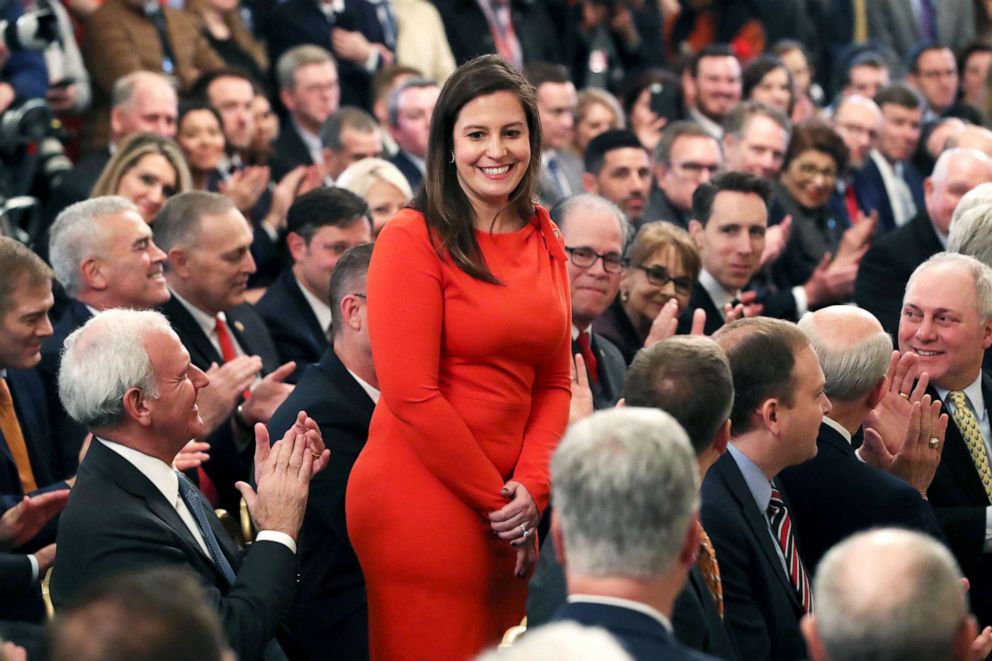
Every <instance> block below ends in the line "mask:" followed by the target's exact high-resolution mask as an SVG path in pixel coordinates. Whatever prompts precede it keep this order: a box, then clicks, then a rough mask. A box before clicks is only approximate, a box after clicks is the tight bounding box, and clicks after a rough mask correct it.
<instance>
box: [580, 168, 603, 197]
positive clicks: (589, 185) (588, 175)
mask: <svg viewBox="0 0 992 661" xmlns="http://www.w3.org/2000/svg"><path fill="white" fill-rule="evenodd" d="M582 190H584V191H585V192H587V193H598V192H599V184H598V183H597V182H596V175H594V174H593V173H592V172H583V173H582Z"/></svg>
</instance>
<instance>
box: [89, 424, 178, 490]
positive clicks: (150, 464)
mask: <svg viewBox="0 0 992 661" xmlns="http://www.w3.org/2000/svg"><path fill="white" fill-rule="evenodd" d="M97 440H98V441H100V442H101V443H103V444H104V445H105V446H107V447H108V448H110V449H111V450H113V451H114V452H116V453H117V454H119V455H120V456H121V457H123V458H124V459H125V460H126V461H127V462H128V463H129V464H131V465H132V466H134V467H135V468H136V469H138V472H140V473H141V474H142V475H144V476H145V477H146V478H148V481H149V482H151V483H152V484H154V485H155V488H156V489H158V490H159V491H160V492H161V493H162V495H163V496H165V500H166V501H167V502H168V503H169V504H170V505H175V504H176V500H177V499H178V498H179V478H178V477H177V475H176V469H175V468H173V467H172V466H170V465H168V464H166V463H165V462H164V461H162V460H161V459H157V458H155V457H152V456H151V455H147V454H145V453H144V452H138V451H137V450H135V449H134V448H129V447H127V446H126V445H121V444H120V443H114V442H113V441H108V440H106V439H103V438H99V437H97Z"/></svg>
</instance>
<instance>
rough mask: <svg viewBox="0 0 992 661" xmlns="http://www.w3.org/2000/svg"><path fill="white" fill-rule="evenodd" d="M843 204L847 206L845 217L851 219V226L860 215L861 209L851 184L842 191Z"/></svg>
mask: <svg viewBox="0 0 992 661" xmlns="http://www.w3.org/2000/svg"><path fill="white" fill-rule="evenodd" d="M844 203H845V204H846V206H847V215H848V217H849V218H850V219H851V224H852V225H854V224H856V223H857V222H858V218H859V214H860V213H861V207H860V205H858V194H857V191H855V190H854V184H853V183H850V184H848V185H847V188H845V189H844Z"/></svg>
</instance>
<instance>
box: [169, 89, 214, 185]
mask: <svg viewBox="0 0 992 661" xmlns="http://www.w3.org/2000/svg"><path fill="white" fill-rule="evenodd" d="M177 127H178V130H177V131H176V143H177V144H178V145H179V148H180V149H182V150H183V156H185V158H186V164H187V165H188V166H189V171H190V176H191V181H192V187H191V190H203V191H205V190H210V189H211V188H216V187H217V183H218V182H219V181H220V169H219V168H220V164H221V162H222V161H223V160H224V159H225V156H224V152H225V150H226V143H225V140H224V129H223V121H222V120H221V118H220V113H219V112H217V110H216V109H214V107H213V106H210V105H208V104H206V103H203V102H200V101H193V102H189V103H184V104H183V105H182V106H181V107H180V108H179V121H178V122H177Z"/></svg>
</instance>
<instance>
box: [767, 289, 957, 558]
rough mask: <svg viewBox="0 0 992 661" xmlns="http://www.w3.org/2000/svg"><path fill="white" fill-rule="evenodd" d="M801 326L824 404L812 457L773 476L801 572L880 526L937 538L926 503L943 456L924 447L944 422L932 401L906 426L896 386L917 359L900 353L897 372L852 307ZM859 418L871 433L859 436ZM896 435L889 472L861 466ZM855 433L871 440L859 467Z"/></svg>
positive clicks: (908, 408)
mask: <svg viewBox="0 0 992 661" xmlns="http://www.w3.org/2000/svg"><path fill="white" fill-rule="evenodd" d="M799 328H800V329H802V330H803V331H804V332H805V333H806V335H808V336H809V338H810V342H811V344H812V345H813V348H814V349H815V350H816V355H817V357H818V358H819V359H820V366H821V367H822V368H823V374H824V377H825V378H826V385H825V386H824V389H825V391H826V393H827V396H828V398H829V399H830V404H831V411H830V414H829V415H826V416H824V417H823V423H822V424H821V425H820V434H819V437H818V438H817V441H816V444H817V450H818V451H817V454H816V457H814V458H813V459H810V460H809V461H806V462H803V463H801V464H799V465H798V466H792V467H790V468H786V469H785V470H783V471H782V473H781V474H780V475H779V477H778V480H779V483H780V484H781V485H782V486H783V487H784V488H785V490H786V491H787V492H788V494H789V500H790V502H791V503H792V513H793V515H794V516H795V527H796V533H797V535H798V536H799V538H800V539H801V540H802V552H803V561H804V562H806V567H807V568H808V569H809V570H810V572H814V573H815V572H816V568H817V565H818V564H819V563H820V559H821V558H822V557H823V555H824V554H825V553H826V552H827V550H829V549H830V548H831V547H832V546H833V545H834V544H837V543H838V542H840V541H841V540H842V539H844V538H845V537H848V536H849V535H851V534H853V533H856V532H859V531H862V530H868V529H869V528H874V527H878V526H899V527H903V528H912V529H915V530H919V531H921V532H925V533H928V534H930V535H932V536H933V537H935V538H937V539H940V540H943V539H944V536H943V534H942V533H941V532H940V526H939V524H938V523H937V520H936V518H935V517H934V514H933V509H932V508H931V507H930V505H929V504H928V503H927V502H926V501H925V500H924V498H926V493H927V489H928V488H929V487H930V480H931V479H932V478H933V470H934V469H936V466H937V462H938V461H939V457H940V453H939V452H938V451H937V450H936V449H932V448H930V447H929V445H928V444H929V441H930V439H931V438H937V439H939V440H941V441H942V440H943V436H944V432H943V429H944V428H946V418H945V419H944V421H943V423H941V422H940V420H939V415H940V413H939V408H940V407H939V404H938V405H936V406H931V405H930V398H929V397H927V396H924V397H923V402H922V406H921V416H920V417H921V419H920V420H919V421H917V423H916V424H915V425H914V426H912V427H911V426H910V417H911V414H912V409H913V405H912V403H911V402H910V400H909V399H904V398H902V397H900V396H899V388H900V387H902V386H903V384H902V380H901V379H899V378H898V376H897V375H901V374H904V373H906V368H907V366H908V365H911V364H912V362H914V361H912V358H915V357H913V356H907V357H906V358H907V359H909V362H907V360H904V361H903V364H902V365H899V364H898V363H897V362H895V361H893V360H891V358H892V341H891V338H890V337H889V336H888V334H886V332H885V331H884V330H883V329H882V326H881V324H879V323H878V320H877V319H875V318H874V317H872V316H871V314H869V313H867V312H865V311H864V310H860V309H858V308H855V307H851V306H847V305H837V306H832V307H827V308H822V309H820V310H817V311H816V312H813V313H811V314H808V315H806V316H805V317H803V318H802V319H801V320H800V322H799ZM890 363H891V367H890ZM887 368H889V369H888V374H887V373H886V372H887ZM887 377H888V378H887ZM886 400H888V401H886ZM866 420H867V422H868V423H869V424H870V430H869V431H868V432H863V431H862V424H863V423H865V422H866ZM896 429H898V430H906V429H910V430H911V431H910V432H905V431H903V433H902V434H900V435H899V437H898V438H888V439H884V440H885V441H888V445H889V446H891V447H893V448H896V449H898V451H897V452H895V453H894V454H893V455H889V453H888V451H885V452H884V453H883V454H885V455H887V456H885V457H884V459H885V460H886V461H885V463H884V465H885V467H886V468H887V469H888V471H889V472H886V471H884V470H881V469H880V468H876V467H875V466H873V465H869V464H868V463H865V461H871V462H872V463H875V459H874V455H875V452H877V451H878V450H879V449H881V448H884V447H885V446H884V445H882V441H881V440H880V439H881V436H880V435H879V434H882V433H886V434H889V435H890V436H891V435H894V434H895V433H897V432H895V431H890V430H896ZM914 429H915V432H916V433H915V434H913V433H912V430H914ZM862 433H867V436H868V442H866V443H865V444H864V445H863V446H862V449H861V453H862V454H861V456H862V457H863V458H864V461H862V460H859V458H858V457H857V456H856V455H855V449H854V446H853V444H852V439H853V438H854V437H855V436H856V435H860V434H862ZM869 451H872V452H871V454H869ZM827 493H829V494H830V497H829V498H824V494H827Z"/></svg>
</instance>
